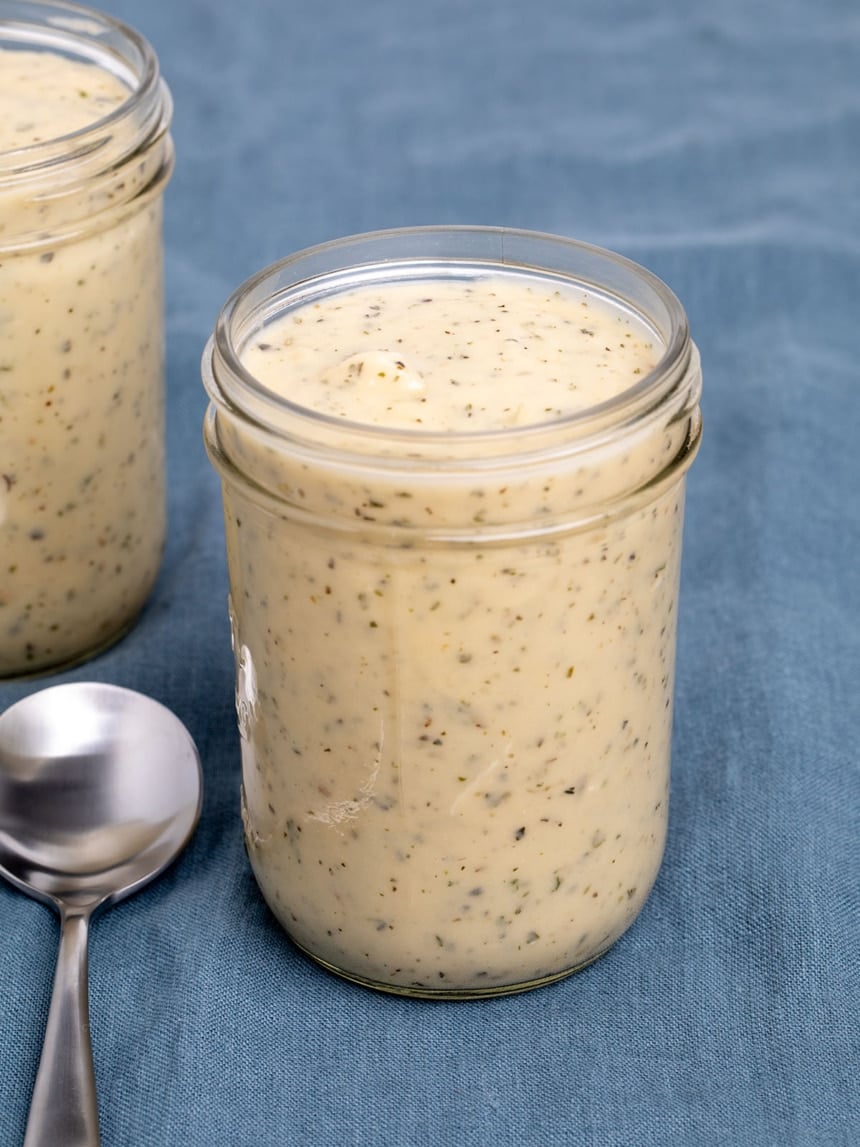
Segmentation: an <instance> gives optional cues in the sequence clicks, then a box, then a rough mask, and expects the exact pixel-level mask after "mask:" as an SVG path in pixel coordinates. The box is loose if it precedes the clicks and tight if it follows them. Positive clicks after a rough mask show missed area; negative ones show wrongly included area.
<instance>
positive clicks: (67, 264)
mask: <svg viewBox="0 0 860 1147" xmlns="http://www.w3.org/2000/svg"><path fill="white" fill-rule="evenodd" d="M128 94H129V92H128V89H127V88H126V87H125V86H124V85H123V84H122V83H121V82H120V80H119V79H117V78H116V77H114V76H112V75H110V74H109V73H107V72H105V71H103V70H101V69H100V68H97V67H96V66H94V65H92V64H88V63H82V62H80V61H77V60H73V59H69V58H66V57H63V56H60V55H58V54H55V53H43V52H31V51H27V52H21V51H11V50H3V51H0V151H12V150H14V149H17V148H20V147H27V146H30V145H32V144H34V143H38V142H43V141H45V140H48V139H56V138H59V137H61V136H64V135H67V134H68V133H70V132H73V131H76V130H78V129H80V128H82V127H85V126H87V125H88V124H90V123H92V122H94V121H95V120H97V119H99V118H101V117H103V116H104V115H106V114H107V113H108V112H109V111H110V110H111V109H113V108H115V107H116V106H118V105H119V104H120V103H122V102H123V101H124V100H126V99H127V98H128ZM41 190H42V191H43V192H50V191H52V190H53V188H52V184H51V179H50V178H49V177H47V176H46V177H45V183H44V186H43V187H42V188H41ZM88 194H90V193H89V192H88V191H87V190H86V188H85V187H82V189H81V191H80V195H81V196H87V195H88ZM28 196H29V197H28V198H24V197H22V195H20V194H19V195H17V196H11V195H9V196H5V197H4V196H3V195H0V246H8V247H9V248H10V249H9V250H7V251H3V252H0V676H3V675H14V674H16V673H20V672H27V671H33V670H38V669H42V668H47V667H49V666H53V665H57V664H62V663H64V662H67V661H70V660H74V659H76V658H77V657H79V656H81V655H83V654H84V653H86V652H89V651H92V650H94V649H96V648H98V647H99V646H101V645H103V644H105V643H106V642H107V641H109V640H110V639H111V638H113V637H115V636H117V635H118V634H119V633H120V632H121V631H122V630H123V629H124V628H126V627H127V626H128V625H129V624H130V623H131V621H132V620H133V618H134V617H135V615H136V614H137V612H138V611H139V609H140V607H141V605H142V603H143V601H144V599H145V597H146V595H147V593H148V591H149V590H150V588H151V586H152V583H153V581H154V578H155V575H156V572H157V569H158V564H159V559H160V555H161V549H162V545H163V538H164V527H165V515H164V476H163V470H164V447H163V387H162V371H163V366H162V363H163V303H162V253H161V208H160V202H159V201H157V200H156V201H154V202H151V203H148V204H147V205H145V206H143V207H142V208H133V209H132V210H131V212H130V213H127V214H126V215H125V216H123V217H122V218H121V219H116V220H112V221H111V222H110V223H109V224H107V223H106V224H104V225H102V226H100V227H97V228H96V229H95V230H94V231H92V230H90V231H89V232H88V233H84V234H80V235H78V236H77V237H74V238H73V237H70V236H68V235H66V236H64V237H62V238H61V239H60V240H58V241H56V242H54V241H52V229H53V227H54V225H55V224H56V223H57V221H58V219H59V214H58V213H59V211H60V206H59V204H58V203H56V204H52V202H51V200H50V197H48V198H46V199H45V200H44V201H39V200H33V198H32V193H31V192H28ZM87 202H89V201H87ZM71 209H72V210H73V211H74V210H75V209H76V208H75V205H74V203H72V204H71ZM69 210H70V202H69V200H68V198H67V199H65V200H64V201H63V203H62V211H63V212H64V213H65V214H64V218H65V217H66V215H67V213H68V212H69ZM78 213H79V214H81V215H82V216H83V218H84V221H85V218H86V206H85V208H84V210H83V211H82V212H81V211H80V210H78ZM34 220H35V221H36V223H38V224H40V227H38V228H37V229H34ZM82 228H83V230H84V231H85V232H86V226H85V222H84V224H82ZM22 230H23V231H26V237H27V242H28V243H31V244H32V246H31V247H29V248H28V249H26V250H23V249H21V250H15V240H16V236H17V235H18V234H19V233H20V232H21V231H22Z"/></svg>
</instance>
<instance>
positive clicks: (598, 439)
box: [203, 227, 700, 537]
mask: <svg viewBox="0 0 860 1147" xmlns="http://www.w3.org/2000/svg"><path fill="white" fill-rule="evenodd" d="M500 271H501V272H504V273H505V274H506V275H512V276H514V277H516V278H518V279H521V280H522V281H526V282H530V281H532V280H533V279H534V280H535V281H537V280H540V281H541V282H543V283H544V284H547V283H549V284H550V286H552V284H554V283H560V282H564V283H565V284H566V285H571V284H573V285H575V286H576V287H577V289H581V290H583V291H586V292H587V293H588V295H589V296H590V297H592V298H600V299H601V300H603V301H604V302H606V303H608V304H611V305H612V306H613V307H615V308H617V309H618V310H619V311H621V312H623V313H625V314H628V315H630V316H633V317H634V318H635V319H636V321H638V322H640V323H641V325H642V327H643V329H646V330H648V331H651V332H653V333H654V336H655V341H656V342H658V343H659V346H660V351H661V353H659V356H658V361H657V362H656V365H655V366H654V368H653V369H652V370H650V371H649V373H648V374H647V375H645V376H644V377H643V378H642V379H641V380H639V381H637V382H636V383H634V384H633V385H632V386H628V387H626V389H623V390H621V392H620V393H618V394H616V395H614V396H613V397H611V398H608V399H607V400H606V401H604V402H600V403H597V404H595V405H590V406H588V407H587V408H586V409H583V410H580V411H577V412H575V413H572V414H567V415H564V416H563V417H558V418H553V419H552V420H551V421H544V422H529V423H527V424H523V425H513V426H504V427H500V428H492V429H480V430H471V429H468V428H466V429H461V428H460V427H459V426H458V427H457V429H455V430H453V431H450V430H438V429H433V430H426V429H422V428H418V429H412V428H411V427H404V426H402V425H400V424H397V425H393V426H392V425H375V424H372V423H369V422H358V421H354V420H351V419H350V418H344V417H340V416H336V415H332V414H330V413H327V412H325V411H320V410H317V409H313V408H311V407H310V406H308V405H301V404H299V403H298V402H297V401H294V400H293V397H292V395H291V396H289V397H286V396H285V392H284V390H278V391H276V390H274V389H272V388H271V387H270V386H267V385H266V384H265V382H263V381H261V379H260V378H258V377H256V375H255V373H254V371H253V370H251V369H249V368H248V365H247V363H246V362H245V361H244V357H245V356H244V352H245V350H246V349H247V348H248V346H249V344H250V343H251V341H252V340H254V339H258V338H261V336H262V339H263V340H265V337H266V336H265V332H266V330H267V328H268V327H269V326H270V325H271V324H272V323H273V322H277V321H278V320H279V319H280V318H281V317H283V316H284V315H286V316H289V315H290V313H291V311H292V310H295V312H296V314H301V313H302V310H301V309H300V308H308V307H309V305H310V307H311V308H312V307H313V300H319V299H327V300H335V301H336V300H337V299H338V298H339V297H341V298H342V297H343V292H344V291H347V290H349V288H351V287H352V286H353V285H355V284H356V283H359V284H362V285H364V284H366V283H368V282H372V283H376V284H378V285H379V286H380V288H381V289H385V288H387V287H389V286H391V285H393V284H400V283H403V282H404V281H406V282H410V283H412V284H416V283H417V284H419V286H420V284H422V283H425V282H430V281H434V282H436V283H438V282H440V281H442V280H447V281H451V280H456V281H461V280H463V279H466V280H468V281H471V282H478V281H479V278H480V276H483V275H486V274H489V273H490V272H492V273H498V272H500ZM309 313H310V314H313V310H310V312H309ZM310 325H313V323H312V321H311V323H310ZM289 341H290V340H289V339H288V343H289ZM404 341H405V340H404ZM256 349H260V350H261V351H265V350H266V349H267V344H265V341H263V343H262V344H257V348H256ZM314 354H315V352H313V351H311V352H310V355H311V367H313V366H314V363H315V358H314ZM406 357H407V356H406V355H405V354H404V358H406ZM399 365H400V366H403V365H404V364H403V363H400V364H399ZM203 380H204V384H205V385H206V387H207V389H208V392H209V395H210V398H211V400H212V402H211V407H210V416H209V418H208V419H207V424H206V439H207V446H208V448H209V452H210V457H211V458H212V461H213V462H214V464H215V465H216V467H217V468H218V469H219V471H220V472H221V474H222V477H223V478H224V480H225V482H229V483H234V484H240V485H242V484H243V485H245V486H246V488H247V490H248V492H249V496H252V497H253V498H255V499H256V500H257V501H265V500H266V499H270V500H271V506H272V507H273V508H274V509H275V512H277V507H278V506H281V508H282V509H284V508H286V507H289V513H291V514H293V513H294V514H298V515H306V514H311V515H312V516H313V515H320V516H328V517H333V516H337V515H336V514H335V512H334V511H333V510H332V507H333V506H334V505H335V504H337V505H339V506H340V507H341V509H342V510H343V515H342V516H343V517H344V519H345V520H349V521H350V523H351V525H352V526H354V525H355V524H356V522H360V523H362V524H363V525H362V528H365V525H366V524H367V523H368V522H369V523H371V524H372V525H373V526H374V528H376V527H377V526H381V527H385V528H389V527H390V528H393V529H395V530H403V529H410V530H412V529H419V528H420V529H421V530H422V531H423V532H424V533H426V532H427V528H428V527H430V526H431V525H432V527H433V529H436V528H437V527H438V528H440V529H442V530H443V532H444V534H445V536H446V537H448V536H450V530H451V529H459V528H461V527H462V528H464V529H466V530H467V531H468V530H469V529H472V532H474V529H473V527H474V524H475V520H476V519H475V512H474V511H470V510H469V509H468V506H469V502H468V499H469V498H470V497H472V494H473V491H474V489H475V488H477V487H483V488H486V487H487V486H488V485H490V484H492V486H493V487H494V488H495V489H497V490H498V491H499V496H498V498H494V500H493V503H492V507H491V509H490V510H488V511H487V512H486V514H485V513H484V511H481V515H482V516H481V522H480V524H481V533H482V537H486V536H487V530H488V529H490V527H491V526H498V527H499V528H500V529H502V530H503V531H504V532H505V533H506V536H509V534H510V531H511V529H516V530H519V529H520V528H523V529H526V528H528V529H530V528H532V526H533V524H534V519H535V518H539V519H540V520H541V524H540V526H539V527H538V528H539V529H540V530H544V531H545V530H549V529H550V528H555V526H551V522H550V519H552V520H553V522H555V523H556V524H557V526H558V528H560V529H569V528H570V527H571V521H572V520H573V519H574V518H575V519H576V520H577V521H587V520H592V519H593V518H594V517H595V516H600V515H601V514H603V513H610V512H611V513H616V512H618V508H619V506H620V505H621V504H622V503H629V502H630V499H631V498H632V497H633V496H634V495H635V496H637V497H638V496H639V494H640V493H641V494H642V496H643V497H648V496H651V495H653V491H654V489H655V488H656V484H661V483H665V482H668V481H672V480H674V479H675V478H676V476H680V474H682V473H683V471H684V470H685V469H686V467H687V466H688V465H689V463H690V461H691V460H692V457H693V456H694V454H695V450H696V447H697V445H698V439H699V426H700V419H699V412H698V397H699V389H700V374H699V365H698V355H697V353H696V351H695V347H694V346H693V344H692V342H691V340H690V338H689V332H688V329H687V323H686V318H685V316H684V312H683V309H682V308H681V305H680V303H679V302H678V301H677V299H676V298H675V296H674V295H673V294H672V292H671V291H670V290H669V289H668V287H665V286H664V285H663V284H662V283H660V281H659V280H657V279H656V278H655V277H654V276H652V275H651V274H650V273H649V272H647V271H644V270H643V269H642V268H639V267H637V266H636V265H635V264H632V263H629V262H628V261H627V260H624V259H621V258H620V257H618V256H614V255H611V254H610V253H608V252H603V251H600V250H599V249H597V248H592V247H588V246H587V245H584V244H579V243H575V242H574V241H572V240H566V239H560V238H556V237H554V236H546V235H540V234H535V233H532V232H522V231H519V232H512V231H506V230H499V229H493V228H468V227H463V228H417V229H411V230H403V231H389V232H377V233H372V234H369V235H364V236H357V237H355V238H352V239H348V240H341V241H337V242H335V243H332V244H326V245H324V246H321V247H316V248H311V249H309V250H307V251H303V252H299V253H298V254H297V255H294V256H291V257H290V258H289V259H286V260H283V261H282V262H280V263H277V264H275V265H274V266H272V267H270V268H267V269H266V270H264V271H262V272H261V273H260V274H259V275H257V276H255V277H254V278H252V279H251V280H249V281H248V282H247V283H246V284H244V286H242V287H240V288H239V290H238V291H237V292H235V293H234V294H233V296H231V298H230V300H229V301H228V303H227V304H226V306H225V308H224V310H223V311H222V313H221V315H220V317H219V320H218V323H217V325H216V329H215V333H214V335H213V338H212V339H211V340H210V342H209V345H208V346H207V348H206V351H205V353H204V357H203ZM287 393H289V391H288V390H287ZM347 486H348V487H349V489H350V490H352V491H354V496H352V495H351V496H350V498H348V499H342V498H336V497H335V492H336V491H338V490H341V491H342V490H343V488H345V487H347ZM430 486H432V487H433V488H434V489H436V490H437V492H439V497H438V498H437V501H436V505H435V508H434V511H433V513H434V521H433V522H432V523H430V522H429V521H426V520H423V519H421V516H420V515H418V517H416V516H415V514H414V513H407V512H405V509H404V507H406V506H407V503H409V502H410V501H411V502H412V504H413V505H420V504H421V498H422V494H423V491H424V490H426V489H427V488H429V487H430ZM648 491H650V492H651V493H650V494H649V493H648ZM285 512H286V510H285ZM529 522H531V525H528V524H527V523H529Z"/></svg>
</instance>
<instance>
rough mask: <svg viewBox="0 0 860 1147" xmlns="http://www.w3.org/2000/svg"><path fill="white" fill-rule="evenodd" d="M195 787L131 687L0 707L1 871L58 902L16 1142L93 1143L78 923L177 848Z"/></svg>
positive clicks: (171, 740) (195, 805)
mask: <svg viewBox="0 0 860 1147" xmlns="http://www.w3.org/2000/svg"><path fill="white" fill-rule="evenodd" d="M202 788H203V786H202V779H201V770H200V759H199V757H198V754H197V749H196V748H195V746H194V742H193V741H192V739H191V737H190V735H189V733H188V731H187V730H186V728H185V726H184V725H183V724H182V723H181V721H179V719H178V718H177V717H175V716H174V715H173V713H171V712H170V710H169V709H165V708H164V706H163V705H160V704H159V703H158V702H157V701H153V700H152V699H151V698H149V697H144V696H142V695H141V694H140V693H134V692H132V691H131V690H128V689H120V688H118V687H117V686H114V685H99V684H86V683H82V684H70V685H56V686H54V687H53V688H50V689H44V690H42V691H41V692H39V693H34V694H33V695H32V696H30V697H26V698H24V700H23V701H19V702H18V703H17V704H16V705H13V706H11V708H9V709H7V710H6V711H5V713H3V714H2V716H0V875H2V876H5V877H6V879H7V880H9V881H11V883H12V884H14V885H15V886H16V887H17V888H20V889H21V891H22V892H26V893H27V894H28V895H30V896H35V897H36V898H37V899H38V900H42V901H44V902H45V903H47V904H49V905H51V906H52V907H53V908H55V909H56V910H57V912H58V913H59V916H60V927H61V931H60V951H59V956H58V958H57V970H56V973H55V975H54V989H53V994H52V997H51V1007H50V1010H49V1012H48V1024H47V1029H46V1031H45V1043H44V1047H43V1050H42V1059H41V1062H40V1064H39V1070H38V1073H37V1075H36V1085H35V1088H34V1090H33V1099H32V1102H31V1105H30V1115H29V1119H28V1122H27V1133H26V1137H25V1140H24V1147H58V1145H59V1144H63V1147H97V1145H98V1143H99V1126H98V1107H97V1104H96V1087H95V1076H94V1073H93V1058H92V1047H91V1044H90V1026H89V1012H88V1002H87V934H88V930H89V922H90V920H91V918H92V916H93V914H94V913H95V912H96V911H98V910H99V909H101V908H104V907H106V906H108V905H110V904H115V903H116V902H117V901H118V900H122V899H123V898H124V897H126V896H129V895H131V893H132V892H136V891H137V890H138V889H139V888H142V887H143V885H144V884H146V883H148V882H149V881H150V880H152V879H153V877H155V876H157V875H158V874H159V873H160V872H162V871H163V870H164V868H166V867H167V865H168V864H169V863H170V862H171V861H172V860H173V859H174V857H176V856H177V855H178V853H179V852H181V851H182V849H183V848H184V846H185V845H186V843H187V842H188V840H189V838H190V836H191V834H192V833H193V831H194V828H195V826H196V825H197V820H198V818H199V816H200V803H201V799H202Z"/></svg>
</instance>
